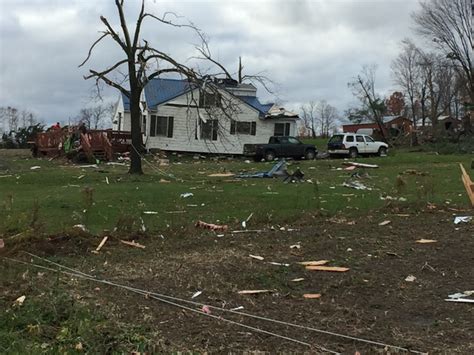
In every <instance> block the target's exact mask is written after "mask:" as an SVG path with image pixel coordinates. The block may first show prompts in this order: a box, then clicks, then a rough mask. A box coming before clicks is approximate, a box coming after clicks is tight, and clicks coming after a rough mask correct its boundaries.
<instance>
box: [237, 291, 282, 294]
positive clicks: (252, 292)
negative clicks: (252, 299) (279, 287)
mask: <svg viewBox="0 0 474 355" xmlns="http://www.w3.org/2000/svg"><path fill="white" fill-rule="evenodd" d="M269 292H273V291H272V290H242V291H238V292H237V293H238V294H239V295H255V294H258V293H269Z"/></svg>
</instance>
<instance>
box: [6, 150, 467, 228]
mask: <svg viewBox="0 0 474 355" xmlns="http://www.w3.org/2000/svg"><path fill="white" fill-rule="evenodd" d="M470 159H471V158H470V156H468V155H434V154H427V153H397V152H394V153H393V154H392V155H391V156H388V157H385V158H378V157H374V158H363V159H358V161H360V162H367V163H375V164H379V165H380V168H379V169H372V170H371V169H367V172H368V173H369V174H370V176H371V178H370V179H366V180H362V181H363V182H364V183H366V184H367V185H368V186H370V187H371V188H372V190H371V191H358V190H352V189H349V188H346V187H343V186H341V185H342V183H343V182H344V181H345V180H346V179H347V178H348V176H349V174H350V172H347V171H344V170H336V168H341V167H342V163H343V162H344V160H342V159H336V160H321V161H296V162H290V164H289V167H288V169H289V170H290V171H292V170H294V169H295V168H296V167H300V168H301V170H302V171H303V172H304V173H305V178H306V179H308V180H311V181H312V183H309V182H305V183H299V184H296V183H294V184H292V183H289V184H285V183H283V182H282V180H281V179H243V180H239V181H232V178H216V177H208V176H207V175H209V174H211V173H217V172H223V171H227V172H234V173H238V172H241V171H253V172H255V171H266V170H269V169H270V168H271V166H272V164H271V163H250V164H246V163H244V162H243V161H242V160H232V161H228V160H225V161H220V162H218V161H210V160H200V161H195V160H192V159H188V158H182V159H181V164H175V163H176V162H178V161H179V159H175V163H172V164H171V165H170V166H167V167H163V168H162V169H163V170H162V172H163V174H161V173H160V172H158V171H157V170H156V167H157V165H156V163H153V167H152V166H149V165H147V164H144V167H145V175H143V176H130V175H128V174H127V168H126V167H122V166H109V165H105V164H104V165H101V166H100V167H99V169H93V168H82V169H81V168H79V167H77V166H73V165H64V164H62V163H59V162H55V161H52V162H49V161H46V160H35V159H20V158H16V159H11V158H2V157H0V160H1V161H0V162H1V163H2V164H0V165H1V166H3V170H0V176H2V175H12V176H7V177H1V178H0V208H1V209H2V211H4V212H2V214H3V218H2V219H1V220H0V234H2V235H4V236H8V235H15V234H18V233H20V232H24V231H25V230H34V231H35V232H48V233H59V232H62V231H65V230H68V229H70V228H71V227H72V226H73V225H76V224H84V225H85V226H86V227H87V228H88V229H89V230H90V231H92V232H93V233H99V232H101V231H102V230H104V229H108V230H113V229H114V228H115V227H116V226H117V223H118V221H119V220H121V221H122V226H123V224H124V223H125V225H126V227H127V223H128V224H129V225H130V224H134V225H133V226H128V227H127V228H129V227H130V228H135V229H138V228H140V225H141V221H140V218H142V219H143V221H144V224H145V226H146V227H147V228H148V230H149V231H152V232H157V231H160V230H163V229H166V228H173V229H177V228H181V227H182V226H188V225H192V224H193V223H195V222H196V220H198V219H201V220H204V221H206V222H212V223H226V224H230V225H231V227H232V228H238V227H239V224H240V221H242V220H243V219H245V218H247V216H248V215H249V214H250V213H254V216H253V220H254V221H256V222H259V223H269V224H289V223H292V222H293V221H294V220H295V219H297V218H299V217H300V216H302V215H305V214H308V213H320V212H322V213H325V214H328V215H333V214H338V213H339V214H341V213H342V214H346V215H349V216H350V215H361V214H365V213H367V212H368V211H372V210H375V209H379V208H380V207H383V206H384V205H385V204H386V201H383V200H381V199H380V196H382V195H390V196H397V197H404V198H406V199H407V201H405V202H397V204H399V205H400V206H401V207H404V208H409V209H410V208H411V209H416V208H420V207H421V206H425V205H426V203H427V202H430V203H435V204H440V205H446V204H449V205H450V206H462V207H464V206H467V197H466V195H465V192H464V187H463V185H462V183H461V180H460V171H459V167H458V164H459V163H460V162H462V163H464V165H465V166H466V167H469V166H470V164H471V162H470ZM34 165H39V166H41V168H40V169H37V170H31V169H30V167H32V166H34ZM407 169H416V170H417V171H419V172H422V173H423V174H425V175H423V176H421V175H402V176H403V181H404V182H405V183H406V184H403V185H404V186H401V187H399V188H398V189H397V188H396V177H397V175H398V174H402V173H403V172H404V171H405V170H407ZM81 175H84V177H83V178H81V179H79V177H80V176H81ZM106 178H107V179H108V181H109V184H107V183H106ZM160 179H167V180H169V181H170V182H169V183H160ZM86 191H90V192H89V193H87V192H86ZM185 192H192V193H193V194H194V196H193V197H190V198H185V199H184V198H181V197H180V195H181V194H182V193H185ZM144 211H156V212H158V214H156V215H145V214H143V212H144ZM127 228H125V229H127Z"/></svg>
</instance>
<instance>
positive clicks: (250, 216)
mask: <svg viewBox="0 0 474 355" xmlns="http://www.w3.org/2000/svg"><path fill="white" fill-rule="evenodd" d="M252 216H253V212H252V213H251V214H250V215H249V216H248V217H247V219H246V220H245V221H242V228H243V229H246V228H247V223H248V222H249V221H250V218H252Z"/></svg>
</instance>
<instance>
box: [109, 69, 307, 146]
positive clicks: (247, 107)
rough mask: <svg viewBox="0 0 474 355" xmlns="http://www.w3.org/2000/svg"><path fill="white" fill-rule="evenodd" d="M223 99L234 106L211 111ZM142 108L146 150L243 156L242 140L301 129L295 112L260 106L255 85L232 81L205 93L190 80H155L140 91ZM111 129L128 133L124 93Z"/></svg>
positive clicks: (265, 139) (249, 141)
mask: <svg viewBox="0 0 474 355" xmlns="http://www.w3.org/2000/svg"><path fill="white" fill-rule="evenodd" d="M200 92H204V94H202V95H200ZM222 98H225V100H226V102H228V103H230V105H231V106H232V109H231V110H225V111H221V110H214V111H213V112H220V113H217V114H209V112H211V111H212V106H216V105H219V104H220V103H219V100H221V99H222ZM141 110H142V121H141V129H142V134H143V142H144V144H145V147H146V148H147V149H161V150H171V151H182V152H201V153H216V154H242V153H243V145H244V144H255V143H267V142H268V139H269V138H270V137H271V136H293V135H295V134H296V132H297V128H296V120H297V119H298V115H297V114H295V113H292V112H289V111H287V110H285V109H284V108H282V107H279V106H277V105H275V104H262V103H261V102H260V101H259V99H258V98H257V89H256V88H255V86H253V85H251V84H237V83H236V82H234V81H229V80H227V81H222V82H220V83H219V85H218V90H217V92H216V91H213V92H207V91H206V90H204V91H203V90H201V91H200V90H199V89H198V88H196V87H194V86H192V84H190V83H189V82H188V81H187V80H181V79H161V78H160V79H153V80H151V81H150V82H149V83H148V84H147V86H146V87H145V89H144V91H143V93H142V100H141ZM224 112H225V113H224ZM113 129H114V130H119V131H130V103H129V100H128V98H127V97H126V96H124V95H122V96H121V97H120V99H119V102H118V105H117V109H116V112H115V116H114V124H113Z"/></svg>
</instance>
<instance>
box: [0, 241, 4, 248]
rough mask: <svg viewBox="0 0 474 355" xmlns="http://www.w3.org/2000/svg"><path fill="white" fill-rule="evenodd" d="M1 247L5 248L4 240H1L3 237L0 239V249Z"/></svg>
mask: <svg viewBox="0 0 474 355" xmlns="http://www.w3.org/2000/svg"><path fill="white" fill-rule="evenodd" d="M3 248H5V242H4V241H3V239H0V249H3Z"/></svg>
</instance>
